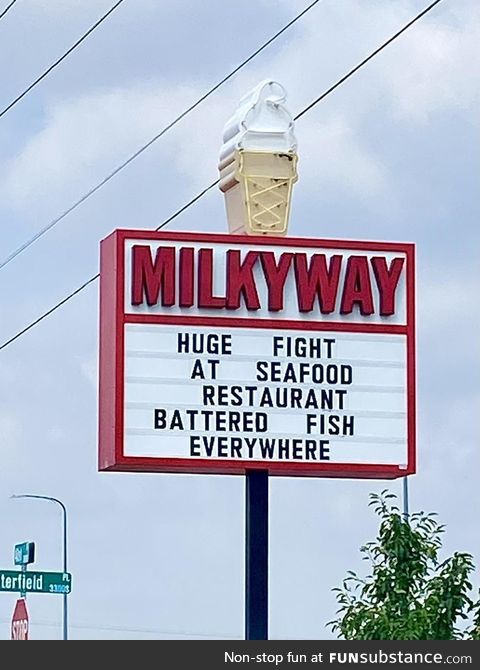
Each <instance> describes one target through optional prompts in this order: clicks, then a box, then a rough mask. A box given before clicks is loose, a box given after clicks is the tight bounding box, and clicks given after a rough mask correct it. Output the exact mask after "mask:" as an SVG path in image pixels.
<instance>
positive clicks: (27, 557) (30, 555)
mask: <svg viewBox="0 0 480 670" xmlns="http://www.w3.org/2000/svg"><path fill="white" fill-rule="evenodd" d="M13 556H14V563H15V565H29V564H30V563H33V562H34V561H35V542H22V543H21V544H16V545H15V551H14V555H13Z"/></svg>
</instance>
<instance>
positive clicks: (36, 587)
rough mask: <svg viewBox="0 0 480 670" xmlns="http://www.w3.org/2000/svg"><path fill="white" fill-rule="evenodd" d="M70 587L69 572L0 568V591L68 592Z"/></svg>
mask: <svg viewBox="0 0 480 670" xmlns="http://www.w3.org/2000/svg"><path fill="white" fill-rule="evenodd" d="M71 587H72V576H71V574H70V573H69V572H33V571H32V572H20V571H17V570H0V591H12V592H19V593H61V594H68V593H70V591H71Z"/></svg>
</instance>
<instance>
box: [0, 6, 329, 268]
mask: <svg viewBox="0 0 480 670" xmlns="http://www.w3.org/2000/svg"><path fill="white" fill-rule="evenodd" d="M319 2H321V0H314V2H312V3H311V4H310V5H308V6H307V7H305V9H303V10H302V11H301V12H300V13H299V14H297V15H296V16H295V17H294V18H293V19H292V20H291V21H289V22H288V23H287V24H286V25H284V26H283V28H281V29H280V30H279V31H278V32H276V33H275V35H273V36H272V37H270V38H269V39H268V40H267V41H266V42H264V43H263V44H262V45H261V46H260V47H259V48H258V49H256V50H255V51H254V52H253V53H252V54H250V56H248V58H245V60H243V61H242V62H241V63H240V64H239V65H237V66H236V67H235V68H234V69H233V70H232V71H231V72H229V73H228V74H227V75H226V76H225V77H223V79H221V80H220V81H219V82H218V83H216V84H215V85H214V86H212V87H211V88H210V89H209V90H208V91H206V92H205V93H204V94H203V95H202V96H200V98H198V100H196V101H195V102H194V103H193V104H191V105H190V107H187V109H185V110H184V111H183V112H182V113H181V114H179V115H178V116H177V117H176V118H175V119H174V120H173V121H171V122H170V123H169V124H168V125H166V126H165V127H164V128H162V130H161V131H160V132H159V133H157V134H156V135H155V136H154V137H152V138H151V139H150V140H149V141H148V142H147V143H146V144H144V145H143V146H142V147H140V149H138V150H137V151H135V153H133V154H131V156H129V157H128V158H127V159H126V160H125V161H123V163H120V165H118V166H117V167H116V168H115V169H114V170H112V172H110V173H109V174H108V175H107V176H106V177H104V178H103V179H102V180H101V181H100V182H99V183H98V184H96V185H95V186H93V187H92V188H91V189H90V190H89V191H87V192H86V193H85V194H84V195H82V196H81V197H80V198H79V199H78V200H77V201H76V202H74V203H73V205H71V206H70V207H68V209H66V210H65V211H64V212H62V213H61V214H60V215H59V216H57V217H56V218H55V219H53V220H52V221H50V222H49V223H47V225H46V226H44V227H43V228H41V229H40V230H39V231H38V232H37V233H35V235H33V236H32V237H31V238H30V239H29V240H27V241H26V242H24V243H23V244H21V245H20V246H19V247H18V248H17V249H15V250H14V251H13V252H12V253H11V254H10V255H9V256H7V257H6V258H5V259H4V260H3V261H1V262H0V270H1V269H2V268H4V267H5V266H6V265H8V264H9V263H11V261H13V259H14V258H16V257H17V256H19V255H20V254H21V253H23V252H24V251H25V250H26V249H28V248H29V247H30V246H32V244H34V243H35V242H36V241H37V240H39V239H40V238H41V237H43V236H44V235H45V233H47V232H48V231H49V230H51V229H52V228H54V227H55V226H56V225H57V223H60V221H62V220H63V219H64V218H65V217H66V216H68V215H69V214H71V213H72V212H73V211H74V210H75V209H77V207H79V206H80V205H81V204H83V203H84V202H85V201H86V200H88V198H90V197H91V196H92V195H93V194H94V193H96V192H97V191H99V190H100V189H101V188H102V187H103V186H105V184H107V183H108V182H109V181H110V180H111V179H113V178H114V177H115V176H116V175H117V174H118V173H119V172H121V171H122V170H123V169H124V168H126V167H127V166H128V165H130V163H132V162H133V161H134V160H135V159H136V158H138V157H139V156H140V155H141V154H143V152H144V151H146V150H147V149H148V148H149V147H151V146H152V144H154V143H155V142H156V141H157V140H159V139H160V138H161V137H162V136H163V135H165V133H167V132H168V131H169V130H171V128H173V127H174V126H176V125H177V123H179V122H180V121H181V120H182V119H184V118H185V117H186V116H187V115H188V114H190V112H192V111H193V110H194V109H195V108H196V107H198V106H199V105H200V104H201V103H202V102H204V100H206V99H207V98H208V97H210V96H211V95H212V93H215V91H217V90H218V89H219V88H220V87H221V86H223V84H225V83H226V82H227V81H228V80H229V79H231V78H232V77H233V76H234V75H235V74H237V72H239V71H240V70H241V69H242V68H244V67H245V65H247V64H248V63H250V61H252V60H253V59H254V58H255V57H256V56H258V54H260V53H261V52H262V51H263V50H264V49H266V48H267V47H268V46H269V45H270V44H272V42H274V41H275V40H276V39H278V38H279V37H280V36H281V35H283V33H284V32H285V31H287V30H288V29H289V28H291V27H292V26H293V25H294V24H295V23H296V22H297V21H299V20H300V19H301V18H302V16H305V14H306V13H307V12H308V11H310V10H311V9H313V7H315V5H317V4H318V3H319ZM2 114H3V112H2ZM2 114H0V116H2Z"/></svg>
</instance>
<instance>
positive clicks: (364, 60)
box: [295, 0, 442, 121]
mask: <svg viewBox="0 0 480 670" xmlns="http://www.w3.org/2000/svg"><path fill="white" fill-rule="evenodd" d="M441 1H442V0H435V2H432V4H431V5H429V6H428V7H426V8H425V9H424V10H423V11H422V12H420V14H417V16H416V17H415V18H413V19H412V20H411V21H409V22H408V23H406V24H405V25H404V26H403V28H401V29H400V30H399V31H398V32H397V33H395V35H392V36H391V37H390V38H389V39H388V40H387V41H386V42H384V43H383V44H382V45H380V46H379V47H378V49H375V51H372V53H371V54H370V55H369V56H367V57H366V58H364V59H363V60H362V61H361V62H360V63H358V65H355V67H354V68H352V69H351V70H350V72H347V74H346V75H344V76H343V77H342V78H341V79H339V80H338V81H337V82H336V83H335V84H334V85H333V86H331V87H330V88H329V89H327V90H326V91H325V92H324V93H322V95H320V96H319V97H318V98H315V100H313V101H312V102H311V103H310V104H309V105H307V106H306V107H305V109H302V111H301V112H300V114H297V116H296V117H295V121H296V120H297V119H300V118H301V117H302V116H303V115H304V114H306V113H307V112H308V111H309V110H310V109H312V107H315V105H317V104H318V103H319V102H321V101H322V100H323V99H324V98H326V97H327V95H329V94H330V93H332V92H333V91H334V90H335V89H336V88H338V87H339V86H341V85H342V84H343V83H344V82H345V81H347V79H350V77H351V76H352V75H353V74H355V72H357V71H358V70H360V68H362V67H363V66H364V65H366V64H367V63H368V61H370V60H372V58H375V56H376V55H377V54H379V53H380V51H383V49H385V48H386V47H388V45H389V44H391V43H392V42H393V41H395V40H396V39H397V37H400V35H401V34H402V33H404V32H405V31H406V30H408V29H409V28H410V26H413V24H414V23H416V22H417V21H419V20H420V19H421V18H422V16H425V14H428V12H429V11H430V10H431V9H433V8H434V7H435V5H438V4H439V3H440V2H441Z"/></svg>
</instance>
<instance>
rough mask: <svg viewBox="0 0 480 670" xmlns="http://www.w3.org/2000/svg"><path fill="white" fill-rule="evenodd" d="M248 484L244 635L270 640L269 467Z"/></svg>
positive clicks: (250, 477) (249, 474)
mask: <svg viewBox="0 0 480 670" xmlns="http://www.w3.org/2000/svg"><path fill="white" fill-rule="evenodd" d="M245 485H246V486H245V639H246V640H268V471H267V470H250V471H249V472H247V474H246V477H245Z"/></svg>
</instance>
